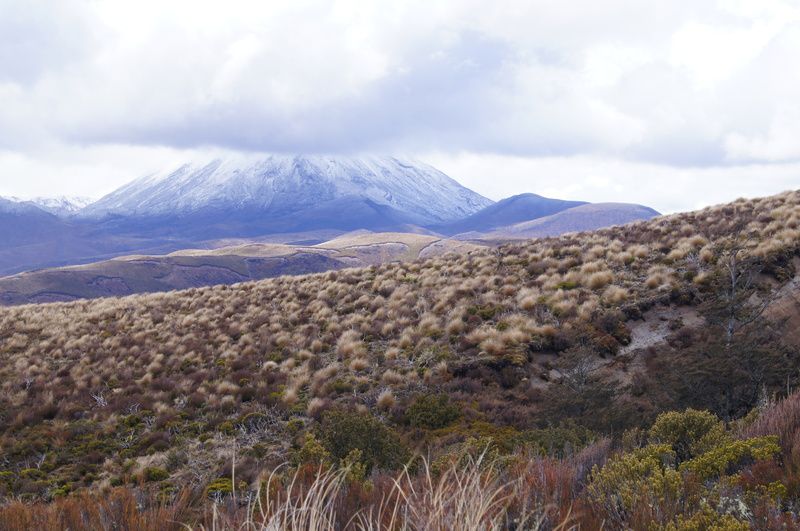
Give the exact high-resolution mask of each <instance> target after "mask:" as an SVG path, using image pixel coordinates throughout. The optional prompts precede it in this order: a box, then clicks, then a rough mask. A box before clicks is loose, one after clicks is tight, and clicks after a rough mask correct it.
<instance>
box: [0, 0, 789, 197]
mask: <svg viewBox="0 0 800 531" xmlns="http://www.w3.org/2000/svg"><path fill="white" fill-rule="evenodd" d="M209 150H233V151H237V150H246V151H263V152H281V153H329V154H336V153H343V154H359V153H378V154H399V155H411V156H414V157H417V158H419V159H422V160H425V161H427V162H430V163H432V164H434V165H435V166H437V167H439V168H440V169H442V170H443V171H445V172H447V173H448V174H450V175H451V176H452V177H454V178H456V179H457V180H459V181H460V182H462V183H463V184H465V185H467V186H469V187H471V188H473V189H475V190H476V191H478V192H480V193H483V194H484V195H486V196H488V197H491V198H493V199H499V198H502V197H504V196H508V195H512V194H515V193H521V192H536V193H541V194H545V195H550V196H557V197H563V198H570V199H583V200H590V201H609V200H615V201H630V202H638V203H645V204H648V205H650V206H653V207H654V208H657V209H660V210H662V211H665V212H671V211H676V210H685V209H691V208H695V207H698V206H702V205H706V204H710V203H717V202H722V201H726V200H729V199H733V198H735V197H738V196H754V195H766V194H771V193H775V192H778V191H781V190H784V189H789V188H800V0H783V1H780V0H724V1H720V2H714V1H704V0H687V1H684V0H664V1H652V0H636V1H622V0H585V1H569V0H562V1H559V2H555V1H550V0H548V1H537V0H524V1H516V0H504V1H502V2H486V1H485V0H461V1H448V0H442V1H435V0H419V1H417V0H403V1H401V2H396V1H393V2H390V1H388V0H386V1H384V0H381V1H373V2H368V1H355V0H351V1H316V0H287V1H285V2H284V1H279V0H270V1H263V0H260V1H253V2H245V1H236V0H228V1H226V2H219V1H208V2H204V1H200V0H186V1H170V0H138V1H136V2H130V1H127V0H120V1H104V0H85V1H79V0H58V1H48V0H0V195H17V196H36V195H54V194H68V195H90V196H100V195H103V194H104V193H107V192H109V191H111V190H112V189H114V188H115V187H117V186H119V185H120V184H123V183H124V182H126V181H128V180H131V179H133V178H135V177H138V176H140V175H142V174H145V173H148V172H151V171H155V170H161V169H164V167H165V166H171V165H175V164H178V163H180V162H181V161H182V160H185V159H187V158H191V157H194V156H196V155H197V154H198V153H205V152H207V151H209Z"/></svg>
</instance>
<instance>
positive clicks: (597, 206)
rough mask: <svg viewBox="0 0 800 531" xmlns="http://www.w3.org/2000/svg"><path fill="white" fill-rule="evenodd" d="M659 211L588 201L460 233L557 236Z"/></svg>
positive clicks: (480, 236) (481, 236)
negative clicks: (526, 219) (505, 223)
mask: <svg viewBox="0 0 800 531" xmlns="http://www.w3.org/2000/svg"><path fill="white" fill-rule="evenodd" d="M658 215H660V214H659V213H658V212H657V211H655V210H653V209H652V208H649V207H646V206H642V205H632V204H628V203H586V204H580V205H578V206H575V207H572V208H567V209H564V210H560V211H558V212H556V213H555V214H551V215H549V216H542V217H539V218H535V219H530V220H528V221H523V222H521V223H514V224H512V225H507V226H505V227H493V228H491V230H488V231H473V232H468V233H462V234H458V235H457V236H456V238H459V239H478V240H509V239H525V240H528V239H531V238H546V237H549V236H558V235H561V234H566V233H568V232H585V231H590V230H596V229H599V228H603V227H609V226H613V225H625V224H627V223H632V222H634V221H642V220H648V219H651V218H654V217H656V216H658Z"/></svg>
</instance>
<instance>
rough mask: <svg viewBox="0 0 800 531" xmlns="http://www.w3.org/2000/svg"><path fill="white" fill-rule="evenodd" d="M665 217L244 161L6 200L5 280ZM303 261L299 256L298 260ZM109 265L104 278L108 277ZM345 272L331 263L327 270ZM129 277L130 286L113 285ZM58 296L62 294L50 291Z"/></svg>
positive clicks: (334, 160)
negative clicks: (266, 247) (197, 256)
mask: <svg viewBox="0 0 800 531" xmlns="http://www.w3.org/2000/svg"><path fill="white" fill-rule="evenodd" d="M655 215H658V213H657V212H655V211H654V210H652V209H649V208H647V207H642V206H639V205H621V204H613V205H611V204H604V205H590V204H587V203H584V202H580V201H564V200H559V199H549V198H545V197H542V196H538V195H535V194H522V195H518V196H514V197H510V198H507V199H504V200H502V201H498V202H496V203H495V202H493V201H491V200H489V199H487V198H485V197H483V196H481V195H479V194H477V193H475V192H473V191H472V190H469V189H467V188H465V187H463V186H461V185H460V184H459V183H458V182H456V181H455V180H453V179H452V178H450V177H448V176H447V175H445V174H444V173H442V172H440V171H439V170H437V169H435V168H433V167H431V166H429V165H427V164H424V163H421V162H418V161H414V160H411V159H401V158H396V157H360V158H354V157H323V156H294V157H291V156H274V155H250V156H236V157H232V158H226V159H213V160H205V161H199V162H193V163H187V164H183V165H181V166H179V167H177V168H172V169H170V170H167V171H164V172H161V173H158V174H153V175H148V176H145V177H142V178H140V179H137V180H135V181H133V182H131V183H130V184H127V185H125V186H123V187H121V188H120V189H118V190H116V191H115V192H113V193H111V194H109V195H107V196H105V197H103V198H101V199H100V200H98V201H94V202H92V201H90V200H87V199H83V198H75V199H73V198H66V197H62V198H57V199H47V198H37V199H32V200H20V199H17V198H0V276H4V275H12V274H16V273H21V272H24V271H31V270H37V269H47V268H54V267H63V266H72V265H80V264H90V263H96V262H108V261H109V260H113V259H114V258H115V257H119V256H123V255H132V254H136V255H144V256H148V257H150V258H148V260H149V261H150V262H153V261H156V262H159V264H160V265H159V267H162V268H163V267H166V266H165V264H170V263H177V261H176V260H174V259H173V258H170V259H162V258H158V257H163V256H164V255H168V254H170V253H174V252H176V251H182V250H186V249H200V250H206V251H207V252H211V251H212V250H214V249H218V248H239V247H240V246H241V245H247V244H249V243H254V242H255V243H260V244H270V245H275V244H289V245H291V246H295V247H308V246H312V247H313V246H315V245H318V244H320V243H323V242H325V241H328V240H330V239H332V238H335V237H337V236H341V235H343V234H345V233H349V232H352V231H357V230H367V231H371V232H373V233H381V232H393V233H407V234H418V235H427V236H430V237H433V238H435V239H437V240H447V239H448V238H450V239H455V240H462V241H463V240H474V241H475V242H477V243H479V244H487V243H489V244H491V242H493V241H498V240H506V239H514V238H529V237H537V236H549V235H555V234H559V233H562V232H572V231H580V230H591V229H597V228H601V227H606V226H610V225H616V224H620V223H627V222H630V221H635V220H639V219H649V218H651V217H653V216H655ZM206 251H204V252H206ZM303 253H305V251H302V252H300V253H298V252H297V251H296V250H292V251H291V253H289V254H291V255H292V256H295V255H298V254H301V255H303V256H305V255H304V254H303ZM312 254H315V256H313V257H311V259H310V260H307V261H306V262H307V264H311V263H313V264H314V265H307V267H306V269H307V270H308V271H313V270H317V269H319V263H320V262H321V261H325V260H324V258H322V259H321V258H319V257H320V256H323V255H324V253H323V254H322V255H321V254H319V253H316V252H315V253H312ZM226 256H230V254H226ZM385 256H386V259H387V260H392V259H394V258H392V257H391V255H390V254H389V255H385ZM251 258H252V257H251ZM215 260H216V259H215ZM225 260H228V261H229V260H230V259H229V258H226V259H225ZM291 261H293V265H292V266H291V267H289V268H288V269H291V271H293V272H298V271H299V272H303V267H299V266H297V263H298V262H297V260H295V259H294V258H293V259H292V260H291ZM337 263H338V262H337ZM341 263H346V261H345V262H341ZM107 265H108V264H106V266H103V267H102V268H100V269H104V270H105V269H108V267H107ZM334 265H335V264H333V263H332V262H331V263H329V264H327V265H326V266H324V267H323V269H324V268H332V267H334ZM115 267H116V266H115ZM282 267H283V266H282ZM337 267H338V266H337ZM112 269H114V268H112ZM117 269H119V268H117ZM123 269H124V270H125V271H129V270H130V267H128V268H123ZM288 269H286V267H284V268H283V269H282V268H281V267H278V268H276V269H275V271H286V270H288ZM240 271H241V269H240ZM276 274H277V273H276ZM120 275H122V276H124V275H123V274H122V273H120V274H115V275H112V276H115V277H119V276H120ZM66 276H69V275H66ZM85 276H86V275H84V277H85ZM140 276H141V275H140ZM256 276H257V275H256ZM56 277H59V278H61V277H65V275H64V274H63V273H59V274H58V275H56ZM15 278H16V277H15ZM48 278H54V277H53V276H52V275H51V276H49V277H48ZM82 278H83V277H82ZM246 278H250V276H247V275H238V276H237V275H232V276H230V278H229V280H226V281H233V279H239V280H241V279H246ZM215 279H217V280H220V278H218V277H217V276H215V275H209V276H208V278H207V279H206V280H198V279H196V283H197V284H202V283H213V282H214V281H215ZM223 280H224V279H223ZM15 282H16V281H15ZM89 282H92V280H91V279H90V280H89ZM12 284H13V283H12ZM172 285H183V284H181V282H177V281H176V283H173V284H170V283H169V282H167V283H165V284H164V286H165V288H166V287H169V286H172ZM3 286H4V287H3V289H4V290H5V293H6V297H5V298H6V300H16V299H15V298H14V296H13V292H14V289H13V285H10V284H9V283H8V282H6V283H4V285H3ZM151 287H152V286H151ZM51 288H53V285H52V283H50V284H48V288H47V289H48V290H51ZM56 291H57V289H56ZM77 291H81V290H77ZM89 291H91V290H89ZM100 291H102V290H100ZM112 291H114V290H112ZM134 291H135V290H134ZM22 292H25V290H22V291H20V293H22ZM114 292H116V291H114ZM121 292H125V290H124V289H123V290H122V291H121ZM9 293H12V295H8V294H9ZM26 293H27V292H26ZM57 298H58V297H54V299H57Z"/></svg>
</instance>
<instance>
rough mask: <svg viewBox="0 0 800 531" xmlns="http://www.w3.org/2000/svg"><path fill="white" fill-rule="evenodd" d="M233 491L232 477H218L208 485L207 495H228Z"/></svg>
mask: <svg viewBox="0 0 800 531" xmlns="http://www.w3.org/2000/svg"><path fill="white" fill-rule="evenodd" d="M232 493H233V482H232V481H231V478H218V479H215V480H214V481H212V482H211V483H209V484H208V486H207V487H206V496H208V497H215V496H228V495H230V494H232Z"/></svg>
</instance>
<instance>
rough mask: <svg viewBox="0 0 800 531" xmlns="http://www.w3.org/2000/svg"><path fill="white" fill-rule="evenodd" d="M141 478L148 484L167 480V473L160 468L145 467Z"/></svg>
mask: <svg viewBox="0 0 800 531" xmlns="http://www.w3.org/2000/svg"><path fill="white" fill-rule="evenodd" d="M142 477H143V478H144V480H145V481H147V482H148V483H152V482H156V481H164V480H165V479H167V478H169V472H167V471H166V470H164V469H163V468H160V467H147V468H145V469H144V473H143V474H142Z"/></svg>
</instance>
